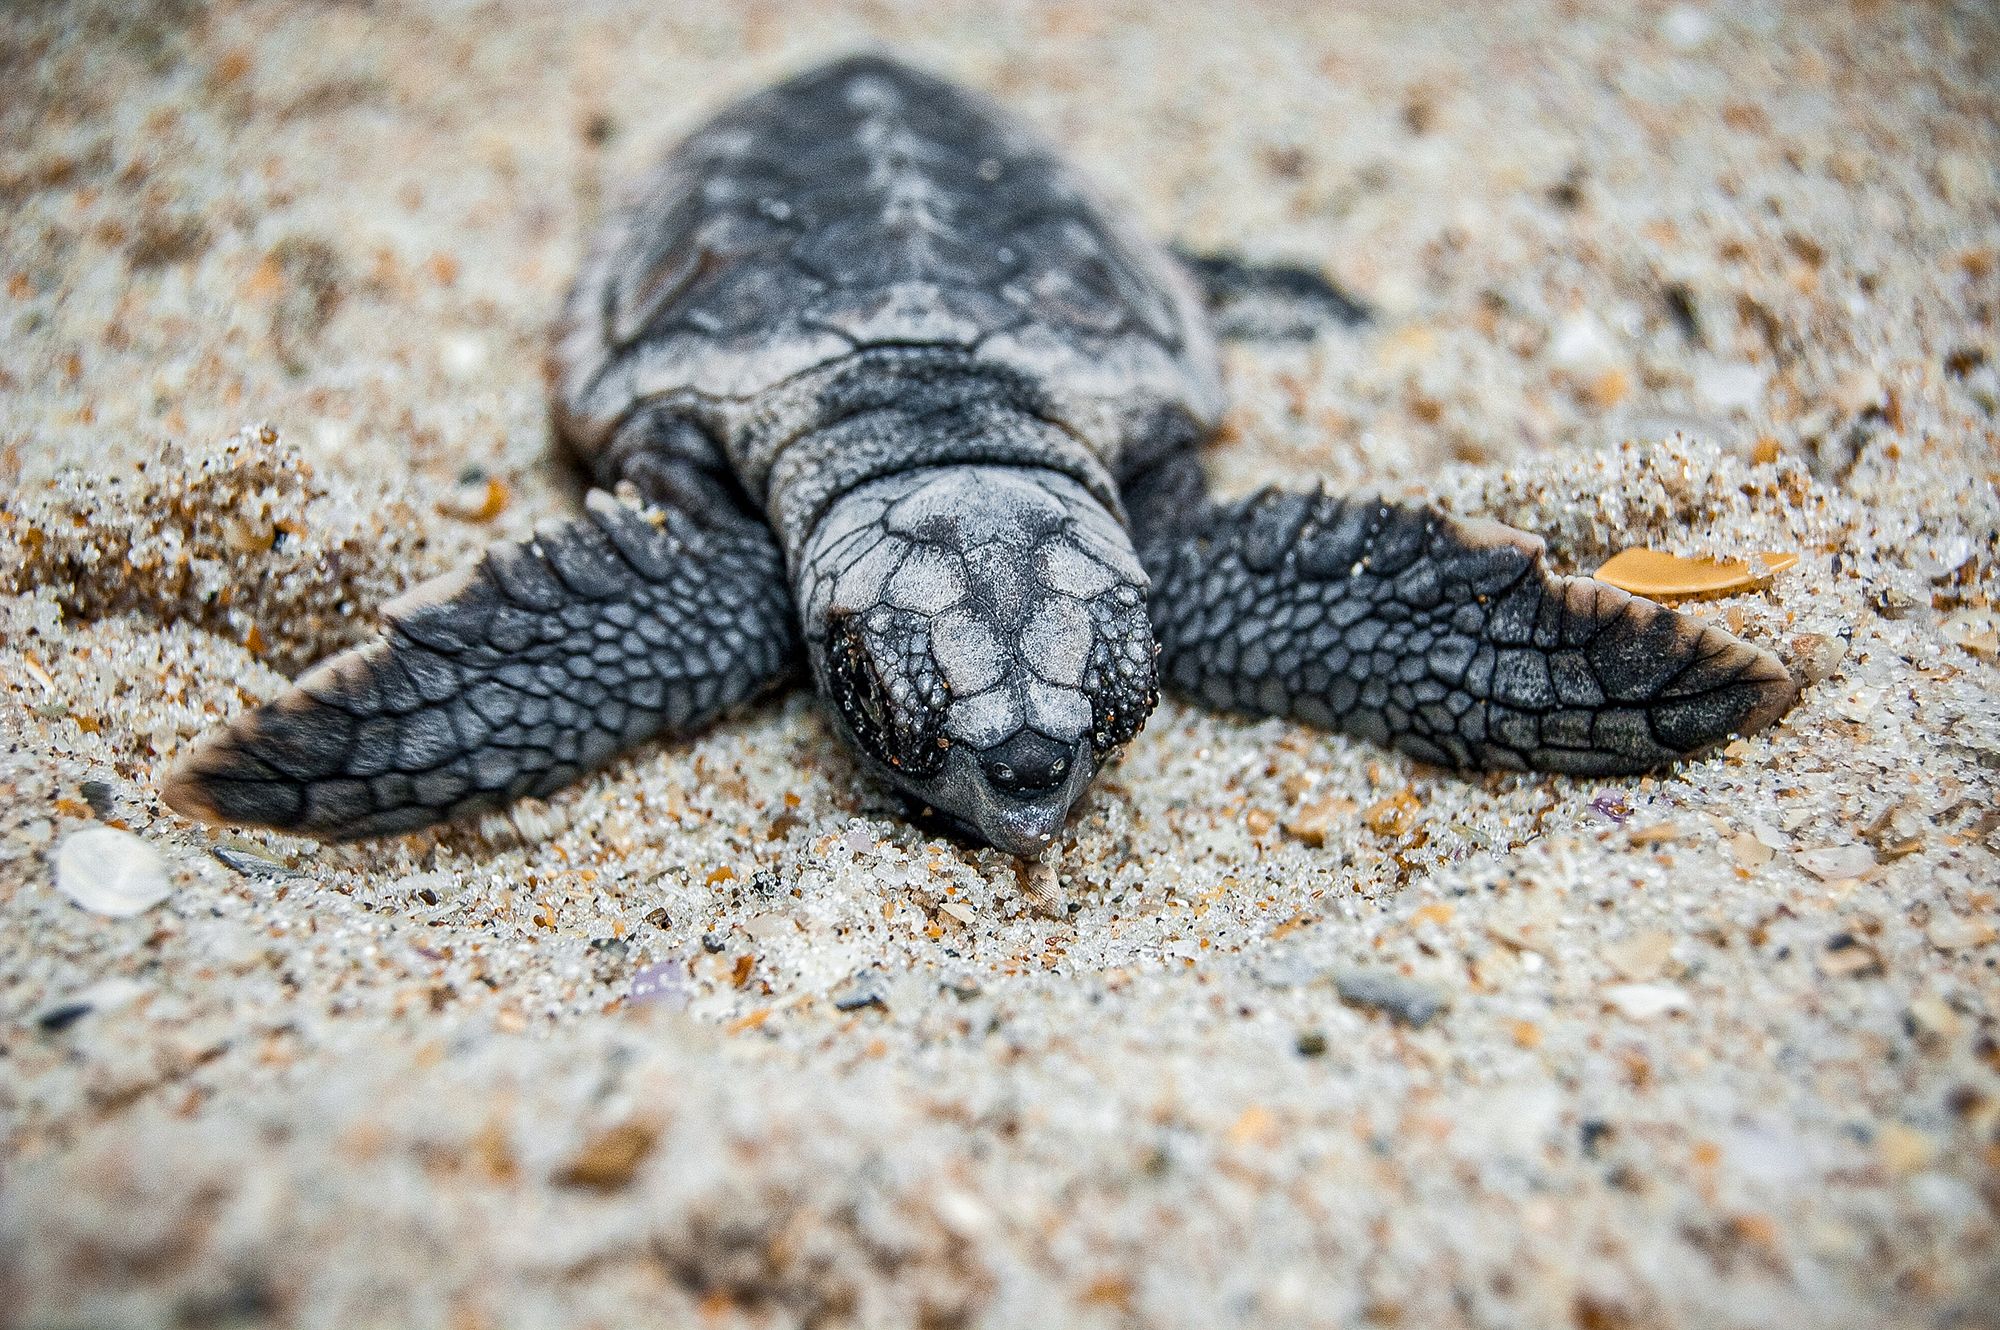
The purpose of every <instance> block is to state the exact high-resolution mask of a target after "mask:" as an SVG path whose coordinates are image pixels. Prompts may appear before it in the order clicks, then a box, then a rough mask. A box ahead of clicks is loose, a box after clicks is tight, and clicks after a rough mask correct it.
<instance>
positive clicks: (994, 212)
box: [165, 57, 1796, 855]
mask: <svg viewBox="0 0 2000 1330" xmlns="http://www.w3.org/2000/svg"><path fill="white" fill-rule="evenodd" d="M1363 317H1365V315H1364V314H1363V311H1362V310H1361V309H1360V308H1359V307H1358V306H1356V305H1354V304H1353V303H1352V302H1350V301H1348V300H1347V299H1346V298H1345V297H1343V296H1341V295H1340V294H1339V293H1338V292H1337V291H1335V290H1334V289H1333V288H1332V287H1330V286H1328V285H1327V284H1326V283H1325V282H1323V281H1322V280H1320V279H1319V278H1317V277H1316V276H1313V275H1311V274H1309V273H1306V272H1304V271H1302V270H1300V269H1296V268H1260V267H1254V266H1251V265H1246V264H1244V263H1241V262H1239V261H1236V260H1233V259H1200V258H1192V257H1187V256H1180V255H1176V254H1173V253H1171V252H1170V251H1168V250H1166V249H1163V248H1161V247H1160V246H1159V245H1157V244H1155V243H1153V242H1152V241H1150V240H1148V239H1147V238H1146V237H1145V236H1143V235H1141V234H1140V233H1139V232H1138V231H1137V230H1136V229H1135V228H1134V227H1133V225H1132V224H1131V222H1130V221H1129V220H1128V219H1127V218H1126V217H1125V216H1124V215H1123V214H1121V213H1119V212H1116V211H1113V210H1110V209H1107V208H1106V207H1105V206H1104V205H1103V204H1101V203H1100V202H1098V200H1097V198H1096V196H1095V195H1094V194H1093V193H1092V192H1091V190H1090V189H1089V188H1088V187H1087V186H1086V185H1085V184H1084V183H1083V182H1082V181H1081V180H1080V179H1078V177H1077V175H1076V174H1075V173H1074V172H1073V171H1072V170H1071V169H1070V168H1069V167H1067V166H1066V165H1064V164H1063V163H1062V162H1061V161H1060V160H1058V159H1057V157H1056V156H1055V155H1054V154H1053V153H1052V152H1051V151H1050V150H1049V149H1048V148H1047V147H1046V146H1044V145H1043V144H1042V143H1041V142H1040V141H1039V140H1037V139H1036V138H1035V137H1034V136H1032V135H1031V134H1029V133H1027V132H1026V131H1024V130H1023V129H1022V128H1021V127H1020V126H1018V125H1017V124H1015V123H1014V122H1013V121H1011V120H1009V119H1008V118H1006V117H1005V116H1003V115H1002V114H1001V113H999V112H998V111H997V110H996V109H995V108H994V107H992V106H990V105H989V104H988V103H987V102H986V101H984V100H983V99H981V98H979V97H977V96H975V95H973V94H971V93H968V92H966V91H964V90H962V89H959V88H956V87H953V86H951V85H950V84H947V83H944V82H941V81H939V80H937V79H935V78H932V77H930V76H928V75H925V74H922V73H919V72H917V71H915V70H912V69H909V68H906V67H905V66H903V65H901V64H897V63H894V62H893V61H890V60H887V59H882V58H875V57H862V58H852V59H845V60H841V61H838V62H836V63H833V64H830V65H826V66H823V67H821V68H818V69H814V70H812V71H810V72H808V73H805V74H802V75H800V76H798V77H796V78H793V79H791V80H789V81H787V82H785V83H781V84H779V85H778V86H776V87H773V88H771V89H769V90H767V91H764V92H761V93H758V94H757V95H755V96H752V97H749V98H747V99H745V100H743V101H740V102H738V103H736V104H735V105H733V106H731V107H729V108H728V109H726V110H724V111H723V112H722V113H721V114H720V115H718V116H717V117H716V118H715V119H713V120H712V121H710V122H709V123H708V124H707V125H706V126H705V127H704V128H702V129H701V130H699V131H698V132H697V133H695V135H694V136H693V137H692V138H690V139H688V140H687V141H686V142H685V143H683V144H682V145H681V146H680V147H679V148H678V149H676V150H675V151H674V152H673V153H672V154H670V155H669V156H668V157H667V158H666V160H665V162H664V163H663V164H662V165H661V166H660V167H659V169H658V170H657V172H656V173H654V174H653V175H652V176H651V177H650V178H648V179H647V180H646V181H645V182H644V187H643V188H642V189H641V190H640V191H639V192H638V194H637V195H636V196H635V198H634V200H633V201H632V202H631V203H630V204H629V205H628V206H626V207H625V208H624V209H623V210H622V211H619V212H618V213H617V214H616V215H615V216H614V217H612V218H611V220H610V221H609V223H608V224H607V225H606V226H605V227H604V229H603V232H602V234H601V235H600V236H599V237H598V239H597V243H596V245H595V247H594V249H593V250H592V252H591V255H590V258H589V259H588V261H587V262H586V263H585V265H584V268H583V272H582V275H581V276H580V277H579V278H578V280H577V283H576V286H575V289H574V290H573V292H572V293H571V295H570V298H569V301H568V305H567V308H566V311H565V313H564V315H563V318H562V321H561V324H560V326H559V328H558V330H557V333H556V337H555V350H554V378H555V396H556V404H555V406H556V419H557V424H558V428H559V430H560V432H561V434H562V436H563V438H564V439H565V440H566V441H567V442H568V444H569V446H570V448H571V449H572V450H573V451H574V453H575V455H576V456H577V458H578V459H579V460H580V461H581V463H582V464H583V465H584V466H585V467H586V468H587V469H588V471H589V474H590V477H591V479H592V480H593V481H594V483H595V485H596V486H597V488H596V489H593V490H592V491H591V493H590V495H589V498H588V499H587V501H586V503H585V511H584V513H583V515H582V516H580V517H578V518H577V519H575V520H573V521H568V522H556V523H551V524H547V525H544V526H543V527H541V528H539V529H538V530H537V532H536V534H535V535H534V537H533V538H532V539H529V540H527V541H524V542H518V543H505V544H500V545H497V546H495V547H494V548H493V549H491V550H490V551H488V553H487V554H486V555H485V556H484V557H483V558H482V559H480V560H479V562H478V563H476V564H475V565H474V566H472V567H470V568H467V569H464V570H462V571H460V572H458V573H455V574H452V575H449V576H445V577H441V578H438V579H435V580H433V581H431V582H427V583H425V584H424V585H422V586H419V587H418V588H416V589H415V590H414V591H412V592H410V593H408V594H407V595H405V596H403V597H401V598H400V599H398V600H396V601H394V602H392V603H391V604H389V605H387V606H385V607H384V609H383V617H384V618H385V620H386V633H385V636H383V637H382V638H381V639H380V640H378V641H375V642H371V643H370V644H368V645H366V646H362V647H359V648H357V649H355V650H351V651H347V652H344V653H342V654H340V655H337V656H335V657H333V658H332V659H330V660H328V661H326V662H324V663H323V664H321V665H319V666H318V667H316V668H315V669H313V670H312V671H310V672H309V673H307V674H306V675H304V676H303V677H301V678H300V679H299V680H298V683H297V685H296V686H295V687H294V688H293V689H292V690H291V691H290V692H288V693H286V694H285V695H284V696H283V697H280V698H279V699H278V700H277V701H275V702H273V703H271V704H270V705H267V706H264V707H261V708H259V709H258V710H256V711H254V712H252V713H251V714H249V715H247V716H245V717H244V718H242V719H240V720H238V721H237V722H236V723H235V724H234V725H232V726H230V727H229V728H228V729H226V730H224V731H222V732H221V733H219V734H217V735H215V736H212V737H211V738H209V739H208V740H207V741H205V742H204V743H202V744H201V745H200V746H198V747H197V748H196V749H195V750H194V751H193V752H192V753H191V754H190V755H189V756H188V757H187V758H186V759H185V760H184V761H182V762H181V763H180V765H179V766H178V768H177V769H176V770H175V771H174V772H173V774H172V775H171V777H170V778H169V780H168V782H167V785H166V789H165V797H166V801H167V802H168V804H170V805H171V806H172V807H173V808H175V809H177V810H179V811H181V812H183V813H187V814H190V815H193V816H196V817H200V818H203V819H207V820H211V821H217V822H225V823H246V824H256V825H263V826H269V827H277V828H282V829H284V830H287V831H297V832H304V833H308V834H311V835H315V836H321V837H328V838H349V837H361V836H375V835H382V834H387V833H391V832H403V831H409V830H412V829H415V828H418V827H422V826H425V825H428V824H430V823H434V822H439V821H442V820H444V819H447V818H453V817H457V816H459V815H461V814H465V813H469V812H473V811H475V810H482V809H491V808H496V807H498V806H500V805H503V804H505V803H507V802H509V801H510V800H514V799H517V798H520V797H522V796H524V795H544V794H548V793H549V792H551V791H553V790H555V789H557V788H558V787H560V786H562V785H565V784H567V783H569V782H570V781H572V780H574V779H575V778H576V777H577V776H578V775H580V774H581V773H583V772H585V771H587V770H589V769H591V768H593V767H595V766H597V765H599V764H601V763H603V762H604V761H605V760H606V759H608V758H610V757H611V756H612V755H613V754H614V753H617V752H618V751H620V750H621V749H624V748H628V747H630V746H632V745H634V744H637V743H639V742H641V741H643V740H646V739H648V738H651V737H653V736H656V735H685V734H688V733H690V732H692V731H695V730H698V729H700V728H702V727H703V726H706V725H708V724H710V723H711V722H713V721H714V720H715V719H716V718H717V717H718V716H720V715H721V714H722V713H723V712H724V711H726V710H727V709H729V708H731V707H733V706H735V705H737V704H739V703H741V702H743V701H745V700H746V699H749V698H751V697H753V696H755V695H757V694H759V693H761V692H763V691H765V690H766V689H769V688H772V687H774V686H776V685H778V684H781V683H784V682H786V681H789V680H792V679H795V678H797V677H799V676H801V675H809V676H810V677H811V679H812V682H813V685H814V687H815V688H817V689H818V691H819V693H820V695H821V696H822V697H824V698H825V699H826V700H827V702H828V703H829V704H830V705H831V709H832V712H833V714H834V715H835V716H836V717H837V718H838V719H837V724H838V728H839V729H840V731H841V732H842V733H843V734H844V735H845V736H846V737H847V739H848V740H849V741H850V742H851V744H852V746H853V747H854V749H855V750H856V752H857V753H858V754H859V755H860V757H861V760H862V761H863V763H864V764H865V765H866V766H867V767H868V768H869V769H870V770H872V771H874V772H875V773H877V774H878V775H880V776H881V777H883V778H885V779H886V780H887V781H888V782H889V783H890V784H891V785H893V786H894V787H895V788H896V789H898V790H899V791H901V792H902V793H903V794H904V795H905V796H906V797H907V798H908V799H909V800H910V801H911V802H912V803H913V804H916V805H921V806H924V807H927V808H929V809H932V810H935V811H936V812H938V813H939V814H941V815H942V816H943V817H944V818H945V819H947V820H948V821H949V822H950V823H951V824H953V825H954V826H955V827H956V828H958V829H959V830H960V831H962V832H963V833H965V834H966V835H968V836H971V837H974V838H976V839H978V840H981V841H985V842H988V843H991V844H993V845H996V846H998V847H1000V848H1001V849H1003V850H1007V851H1011V852H1013V853H1015V854H1021V855H1027V854H1033V853H1036V852H1038V851H1040V850H1042V849H1043V848H1044V847H1045V846H1046V845H1047V844H1048V843H1049V842H1050V840H1051V838H1052V837H1053V836H1054V835H1055V833H1056V832H1057V831H1058V830H1059V829H1060V828H1061V826H1062V824H1063V820H1064V818H1065V817H1066V816H1067V814H1068V812H1069V810H1070V807H1071V806H1072V805H1073V804H1074V803H1075V802H1076V801H1077V799H1078V797H1079V796H1080V795H1081V794H1082V793H1083V791H1084V789H1085V788H1086V787H1087V786H1088V785H1089V783H1090V781H1091V778H1092V777H1093V776H1094V775H1095V774H1096V773H1097V771H1098V769H1099V768H1100V767H1101V766H1102V765H1103V764H1104V763H1105V762H1106V761H1107V760H1108V759H1109V758H1110V757H1111V756H1112V755H1113V754H1114V753H1116V752H1117V751H1118V749H1119V747H1120V746H1121V745H1123V744H1125V743H1126V742H1127V741H1129V740H1130V739H1131V738H1132V736H1133V735H1135V734H1137V733H1138V731H1139V727H1140V726H1141V725H1143V724H1144V723H1145V721H1146V717H1147V715H1148V714H1149V713H1150V712H1151V711H1152V709H1153V706H1154V703H1155V701H1156V700H1157V691H1156V690H1157V688H1158V687H1160V686H1162V685H1164V686H1165V687H1167V688H1170V689H1172V690H1174V691H1176V692H1178V693H1180V694H1181V695H1183V696H1185V697H1187V698H1189V699H1190V700H1192V701H1194V702H1197V703H1201V704H1205V705H1208V706H1212V707H1218V708H1222V709H1224V710H1228V711H1233V712H1238V713H1247V714H1250V715H1267V716H1285V717H1289V718H1292V719H1295V720H1298V721H1302V722H1305V723H1307V724H1310V725H1315V726H1320V727H1322V728H1326V729H1332V730H1339V731H1343V732H1345V733H1348V734H1354V735H1359V736H1362V737H1364V738H1367V739H1371V740H1374V741H1375V742H1377V743H1383V744H1388V745H1391V746H1393V747H1395V748H1399V749H1401V750H1402V751H1403V752H1405V753H1408V754H1411V755H1412V756H1415V757H1418V758H1421V759H1423V760H1425V761H1427V762H1433V763H1438V764H1440V765H1444V766H1450V767H1461V768H1477V767H1508V768H1531V769H1536V770H1545V771H1559V772H1571V773H1582V774H1615V773H1626V772H1637V771H1643V770H1646V769H1648V768H1651V767H1654V766H1657V765H1658V764H1660V763H1662V762H1664V761H1667V760H1668V759H1670V758H1673V757H1675V756H1678V755H1680V754H1683V753H1688V752H1691V751H1694V750H1696V749H1700V748H1703V747H1705V746H1706V745H1709V744H1711V743H1714V742H1715V741H1717V740H1719V739H1722V738H1724V737H1726V736H1728V735H1730V734H1731V733H1733V732H1737V731H1744V730H1751V729H1755V728H1757V727H1758V726H1761V725H1764V724H1766V723H1767V722H1769V721H1771V720H1772V719H1773V718H1775V717H1776V716H1778V715H1779V714H1780V713H1782V712H1783V711H1784V710H1785V709H1786V707H1788V706H1789V705H1790V704H1791V703H1792V701H1793V699H1794V698H1795V696H1796V689H1795V687H1794V685H1793V683H1792V680H1791V678H1790V677H1789V676H1788V674H1787V673H1786V671H1785V669H1784V667H1783V666H1782V665H1781V664H1780V663H1779V662H1778V660H1777V659H1776V658H1775V657H1774V656H1772V655H1771V654H1770V653H1769V652H1766V651H1764V650H1761V649H1759V648H1757V647H1754V646H1750V645H1747V644H1746V643H1743V642H1741V641H1738V640H1737V639H1736V638H1734V637H1732V636H1730V635H1729V634H1728V633H1726V632H1723V631H1722V630H1720V629H1718V628H1714V627H1709V626H1705V625H1703V624H1700V623H1697V622H1695V621H1694V620H1691V619H1688V618H1685V617H1682V616H1681V615H1678V614H1675V613H1674V612H1672V611H1670V610H1667V609H1664V608H1662V607H1660V606H1659V605H1656V604H1653V603H1652V602H1650V601H1646V600H1642V599H1638V598H1635V597H1632V596H1629V595H1627V594H1625V593H1624V592H1622V591H1619V590H1616V589H1615V588H1613V587H1610V586H1607V585H1605V584H1603V583H1601V582H1596V581H1593V580H1591V579H1589V578H1583V577H1558V576H1554V575H1552V574H1550V573H1549V572H1548V571H1547V570H1546V569H1545V568H1544V566H1543V563H1542V543H1541V541H1539V540H1538V539H1536V538H1535V537H1533V536H1529V535H1526V534H1524V533H1522V532H1520V531H1516V530H1513V529H1511V528H1508V527H1504V526H1500V525H1498V524H1496V523H1493V522H1486V521H1469V520H1465V519H1461V518H1455V517H1451V516H1448V515H1446V514H1444V513H1443V512H1440V511H1439V510H1437V509H1435V508H1431V507H1424V506H1417V505H1411V504H1401V503H1391V502H1387V501H1383V500H1378V499H1340V498H1334V497H1330V496H1326V495H1323V494H1318V493H1284V492H1278V491H1266V492H1264V493H1262V494H1259V495H1257V496H1255V497H1253V498H1250V499H1246V500H1243V501H1240V502H1233V503H1217V502H1214V501H1211V500H1210V498H1209V497H1208V493H1207V486H1206V483H1205V481H1204V479H1203V476H1202V471H1201V465H1200V461H1199V455H1198V449H1199V447H1200V445H1201V444H1202V442H1203V441H1204V440H1205V439H1207V438H1208V437H1209V436H1210V435H1211V434H1212V433H1213V432H1214V430H1215V428H1216V425H1217V422H1218V420H1219V418H1220V416H1221V412H1222V388H1221V382H1220V377H1219V371H1218V363H1217V356H1216V350H1215V341H1214V338H1215V336H1216V335H1217V333H1218V332H1220V333H1222V334H1224V335H1258V334H1264V335H1278V336H1286V335H1299V334H1301V333H1304V334H1310V332H1311V331H1312V329H1313V328H1314V327H1315V326H1317V325H1323V324H1325V323H1328V322H1335V321H1346V322H1355V321H1358V320H1360V319H1362V318H1363Z"/></svg>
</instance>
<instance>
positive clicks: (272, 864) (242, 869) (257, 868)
mask: <svg viewBox="0 0 2000 1330" xmlns="http://www.w3.org/2000/svg"><path fill="white" fill-rule="evenodd" d="M208 852H209V853H210V854H212V855H214V856H215V857H216V858H217V859H218V860H220V861H221V862H222V863H223V864H224V865H226V866H227V867H229V868H232V869H234V870H236V871H237V872H239V873H241V874H243V876H245V877H249V878H257V879H259V880H262V881H276V880H278V879H280V878H287V877H298V876H300V873H299V871H298V870H297V869H295V868H289V867H287V866H286V865H284V864H281V863H279V862H278V861H277V860H276V859H273V858H271V857H270V856H269V855H265V854H260V853H258V852H257V851H256V850H253V849H251V848H250V847H248V846H247V845H228V844H224V845H211V846H210V847H209V849H208Z"/></svg>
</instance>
